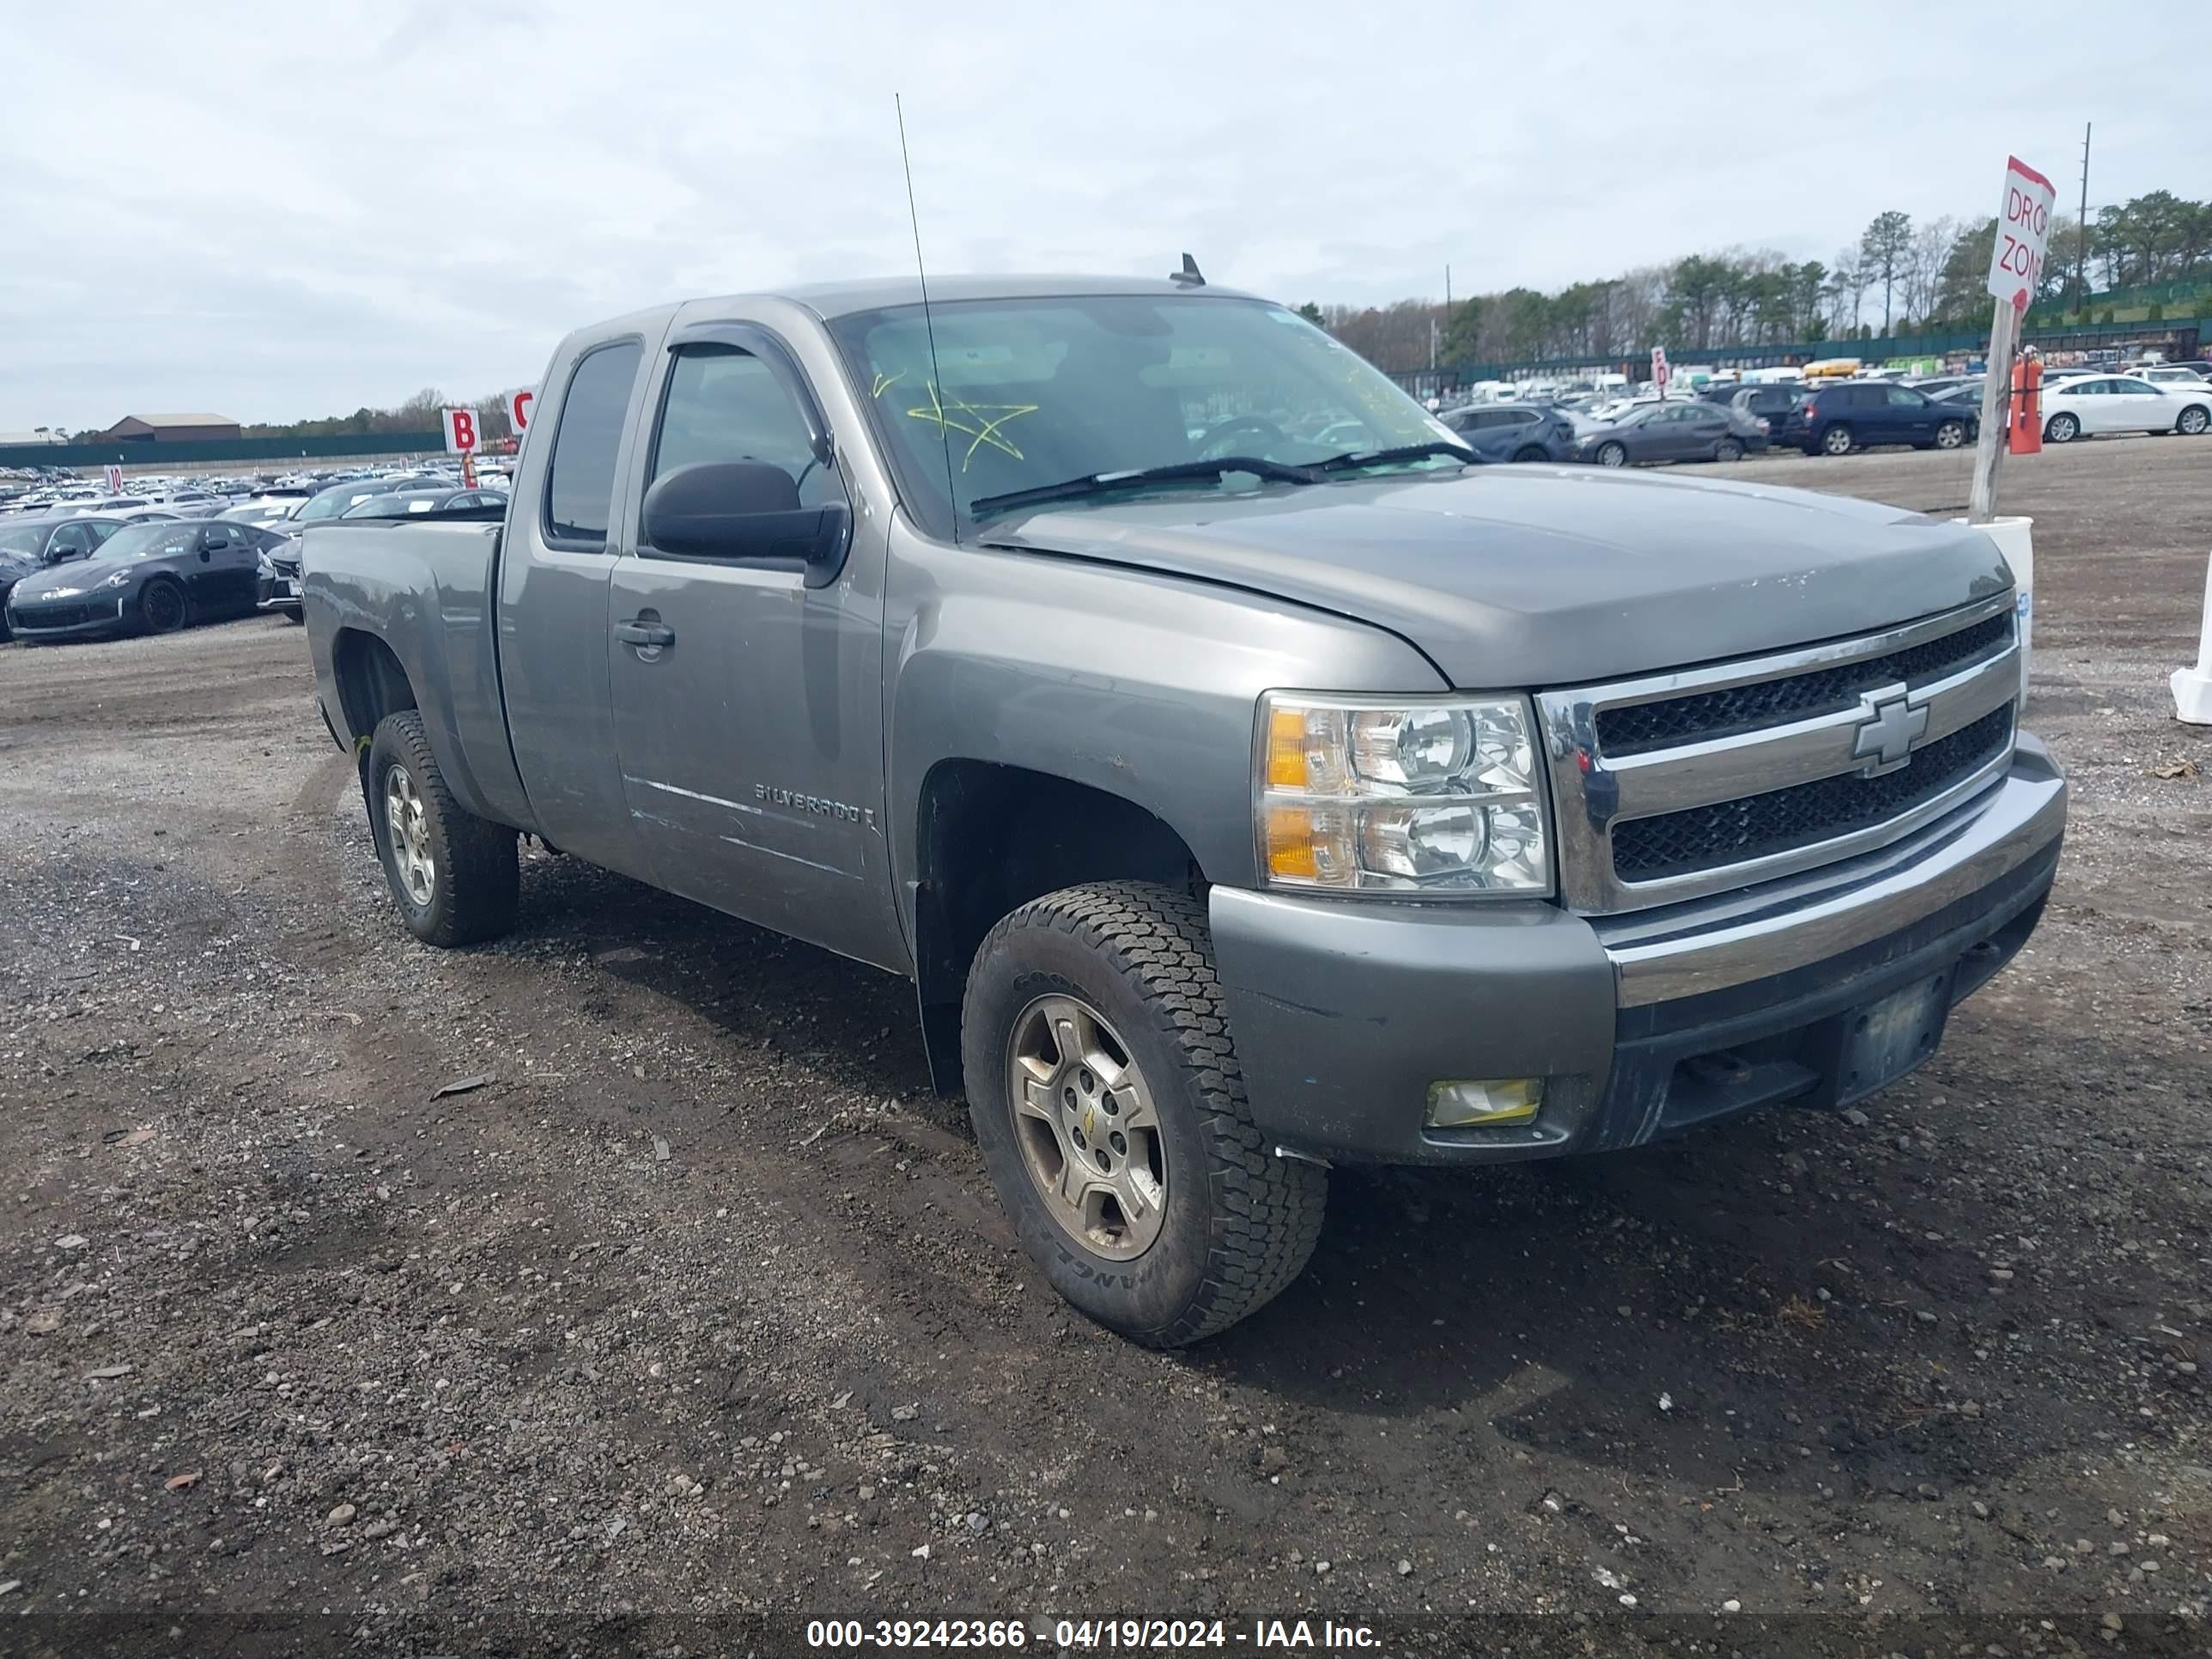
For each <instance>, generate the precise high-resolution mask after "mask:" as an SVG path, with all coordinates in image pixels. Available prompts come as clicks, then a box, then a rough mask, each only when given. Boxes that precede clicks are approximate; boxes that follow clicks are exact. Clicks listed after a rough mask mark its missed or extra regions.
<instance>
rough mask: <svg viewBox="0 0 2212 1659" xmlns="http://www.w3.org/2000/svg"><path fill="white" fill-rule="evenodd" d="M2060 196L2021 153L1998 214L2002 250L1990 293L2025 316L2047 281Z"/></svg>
mask: <svg viewBox="0 0 2212 1659" xmlns="http://www.w3.org/2000/svg"><path fill="white" fill-rule="evenodd" d="M2057 199H2058V192H2057V191H2056V190H2055V189H2053V188H2052V186H2051V180H2050V179H2046V178H2045V177H2044V176H2043V175H2042V174H2041V173H2038V172H2037V171H2036V170H2035V169H2034V168H2033V167H2030V166H2028V164H2027V162H2025V161H2021V159H2020V157H2018V156H2017V155H2014V156H2008V157H2007V158H2006V161H2005V185H2004V205H2003V206H2002V207H2001V208H2000V209H1998V210H1997V240H1996V246H1995V247H1994V248H1992V249H1991V250H1990V294H1991V295H1993V296H1995V297H1996V298H1997V299H2000V300H2002V301H2006V302H2007V303H2008V304H2009V305H2010V306H2011V307H2012V308H2013V309H2014V310H2015V311H2021V312H2024V311H2026V310H2027V307H2028V302H2029V301H2031V300H2033V299H2034V298H2035V289H2036V284H2037V283H2040V282H2041V281H2042V280H2043V255H2044V251H2045V249H2046V248H2047V247H2048V246H2050V243H2051V204H2053V203H2054V202H2056V201H2057Z"/></svg>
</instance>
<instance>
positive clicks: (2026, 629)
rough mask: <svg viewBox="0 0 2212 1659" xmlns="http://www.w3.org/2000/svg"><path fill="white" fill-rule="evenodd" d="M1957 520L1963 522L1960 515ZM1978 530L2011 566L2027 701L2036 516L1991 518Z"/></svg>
mask: <svg viewBox="0 0 2212 1659" xmlns="http://www.w3.org/2000/svg"><path fill="white" fill-rule="evenodd" d="M1957 522H1959V523H1960V524H1964V523H1965V522H1966V520H1963V519H1961V520H1957ZM1974 528H1975V529H1977V530H1981V531H1985V532H1988V535H1989V538H1990V540H1991V541H1993V542H1995V543H1996V544H1997V551H1998V552H2000V553H2002V554H2003V555H2004V559H2005V562H2006V563H2007V564H2008V565H2010V566H2011V567H2012V579H2013V583H2014V586H2015V588H2016V589H2017V598H2016V599H2015V601H2014V605H2015V611H2017V613H2018V616H2019V619H2020V623H2019V625H2020V700H2021V702H2022V703H2026V702H2027V647H2028V639H2029V635H2031V634H2032V633H2033V630H2034V628H2035V537H2034V531H2035V520H2033V519H2030V518H2025V517H2015V518H2000V519H1992V520H1990V522H1989V523H1987V524H1984V525H1976V526H1974Z"/></svg>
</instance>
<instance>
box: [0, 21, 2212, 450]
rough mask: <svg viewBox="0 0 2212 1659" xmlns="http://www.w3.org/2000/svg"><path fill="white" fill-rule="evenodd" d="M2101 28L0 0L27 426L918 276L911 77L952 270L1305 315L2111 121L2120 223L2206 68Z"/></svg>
mask: <svg viewBox="0 0 2212 1659" xmlns="http://www.w3.org/2000/svg"><path fill="white" fill-rule="evenodd" d="M1692 15H1694V16H1695V17H1697V18H1698V19H1699V23H1698V26H1697V27H1686V20H1687V19H1688V18H1689V17H1691V16H1692ZM2204 17H2205V13H2204V9H2203V0H2178V3H2164V0H2159V3H2150V4H2147V5H2138V6H2136V7H2134V8H2132V9H2129V10H2128V11H2127V13H2126V25H2125V28H2126V33H2127V34H2128V36H2129V37H2130V39H2133V40H2144V41H2148V40H2151V39H2152V38H2153V37H2154V36H2163V37H2165V38H2166V39H2167V40H2169V41H2170V42H2171V43H2172V44H2176V45H2178V44H2179V43H2180V42H2181V41H2182V40H2184V39H2185V38H2187V37H2189V36H2191V35H2192V34H2193V35H2194V36H2195V38H2196V39H2197V41H2198V44H2199V45H2200V46H2203V45H2207V44H2212V29H2208V27H2207V25H2206V24H2205V21H2204ZM134 18H136V19H137V20H140V21H137V22H135V23H134V22H133V21H131V20H133V19H134ZM456 18H458V19H459V21H454V20H455V19H456ZM1738 19H1741V20H1742V21H1741V26H1739V25H1738V22H1737V21H1736V20H1738ZM1996 19H2005V20H2009V21H2008V23H2007V24H2006V25H2005V26H2004V28H2005V32H2006V33H2008V35H2009V37H2010V38H2011V39H2012V40H2014V41H2015V43H2016V44H2015V46H2013V47H2012V48H2011V50H2012V51H2013V53H2014V55H2015V58H2016V59H2017V60H2018V61H2019V63H2020V64H2021V70H2020V72H2019V73H2017V74H2016V75H2014V76H2008V77H2006V78H2005V79H2004V80H2003V82H2002V90H1995V89H1992V84H1991V83H1992V79H1993V77H1992V75H1991V73H1990V67H1989V65H1988V63H1987V62H1986V53H1987V52H1988V49H1989V46H1988V42H1989V38H1990V34H1991V33H1992V31H1991V27H1990V25H1991V22H1992V20H1996ZM2103 28H2104V25H2103V24H2102V22H2101V21H2100V13H2099V12H2098V11H2097V10H2096V9H2094V8H2090V9H2084V8H2083V7H2081V5H2080V4H2078V3H2062V4H2044V3H2040V0H2014V3H2008V4H2003V5H1994V4H1985V3H1980V0H1975V3H1966V0H1935V3H1929V0H1920V3H1915V4H1911V5H1899V6H1889V5H1884V4H1880V3H1861V4H1857V5H1853V6H1851V7H1850V8H1848V9H1847V10H1846V11H1838V9H1836V8H1834V7H1832V6H1829V7H1820V6H1794V7H1793V6H1779V7H1773V6H1768V7H1759V8H1756V9H1753V10H1751V11H1742V10H1737V11H1729V10H1727V9H1723V10H1722V11H1719V12H1716V11H1713V10H1712V9H1710V8H1705V9H1698V10H1696V11H1695V12H1691V11H1688V10H1685V9H1679V8H1677V7H1676V6H1674V5H1671V4H1653V3H1649V0H1638V3H1616V0H1586V3H1583V4H1582V5H1579V6H1574V7H1569V6H1565V5H1546V6H1534V7H1529V6H1522V7H1516V8H1512V9H1510V10H1509V9H1505V8H1492V7H1491V6H1487V5H1480V4H1466V3H1462V4H1458V5H1445V6H1437V5H1434V4H1424V5H1419V6H1413V5H1406V6H1397V7H1392V6H1378V5H1375V4H1371V3H1368V4H1346V3H1342V0H1337V3H1309V0H1275V3H1271V4H1267V5H1243V4H1228V3H1222V0H1176V3H1161V0H1113V3H1111V4H1084V3H1059V4H1054V3H1044V4H1029V5H1024V4H1018V3H1015V0H997V3H992V4H968V3H964V0H939V3H933V4H928V5H919V6H917V5H901V4H877V3H872V0H812V3H805V4H787V3H783V0H717V3H707V0H700V3H690V0H625V3H622V4H614V3H610V0H596V3H557V4H556V3H546V0H509V3H498V0H493V3H489V4H471V5H469V6H467V7H446V6H440V5H431V4H419V3H404V0H380V3H374V4H368V5H353V4H347V3H341V0H313V3H302V0H279V3H266V4H264V3H256V0H196V3H194V4H192V5H191V6H175V5H166V4H156V3H154V0H121V3H118V4H115V5H112V6H100V7H94V6H85V5H77V6H68V5H60V4H55V3H51V0H0V58H4V65H5V66H4V70H0V85H4V88H5V95H4V96H0V226H4V227H5V234H6V238H7V242H8V257H7V259H6V265H5V274H4V276H0V429H15V430H21V429H25V428H30V427H33V426H36V425H45V424H52V423H60V424H64V425H66V426H69V427H71V428H78V427H88V426H106V425H107V424H108V423H110V422H113V421H114V420H116V419H118V417H120V416H123V415H125V414H126V413H131V412H136V411H143V410H155V411H167V410H216V411H217V412H220V413H222V414H225V415H229V416H234V417H235V418H238V419H240V420H243V421H248V422H251V421H274V420H290V419H295V418H299V417H302V416H320V415H327V414H333V413H341V412H349V411H350V410H354V409H356V408H357V407H359V406H360V405H362V404H371V405H375V406H383V405H388V404H395V403H398V402H399V401H400V400H402V399H404V398H406V397H407V396H408V395H409V394H410V393H411V392H415V391H416V390H417V389H419V388H421V387H422V386H438V387H440V388H441V389H443V390H444V391H445V392H448V393H449V394H453V395H455V396H459V397H476V396H481V395H483V394H484V393H487V392H496V391H499V390H501V389H503V388H506V387H508V386H516V385H520V384H526V383H530V382H534V381H535V380H536V379H537V378H538V374H539V373H540V372H541V371H542V369H543V368H544V363H545V360H546V358H547V357H548V356H549V355H550V351H551V349H552V347H553V344H554V343H555V341H556V339H557V338H558V337H559V336H560V335H561V334H562V332H563V331H566V330H568V329H569V328H571V327H574V326H576V325H580V324H582V323H586V322H589V321H592V320H595V319H599V318H601V317H604V316H608V315H611V314H613V313H617V312H621V311H623V310H627V309H629V308H631V307H635V306H639V305H643V304H647V303H651V302H654V301H660V300H665V299H672V298H677V297H681V296H684V295H699V294H710V293H718V292H731V291H735V290H739V289H748V288H755V287H760V286H764V285H772V284H775V283H786V282H792V281H799V280H805V279H809V278H817V277H829V276H854V275H864V274H872V273H880V272H890V271H900V270H908V269H910V268H911V265H912V262H913V258H914V250H913V245H912V242H911V240H909V232H908V224H907V216H906V197H905V192H904V190H903V187H902V184H901V180H900V176H899V167H898V141H897V131H896V126H895V125H894V121H893V115H892V106H891V94H892V93H893V92H894V91H895V90H896V91H899V92H902V93H903V94H905V97H906V106H907V126H908V137H909V140H910V142H911V143H912V145H913V148H914V160H915V187H916V195H917V197H918V199H919V202H920V205H921V232H922V240H923V246H924V251H925V252H926V253H927V257H928V259H929V263H930V266H931V269H932V270H942V271H945V272H951V271H955V270H1091V271H1133V272H1138V273H1142V274H1147V275H1149V274H1153V273H1164V272H1165V271H1166V270H1168V269H1169V267H1170V264H1173V263H1174V262H1175V260H1176V258H1177V257H1178V256H1179V255H1180V253H1181V252H1182V250H1183V249H1185V248H1188V249H1189V250H1191V251H1192V252H1194V253H1195V254H1196V255H1197V257H1198V258H1199V261H1200V264H1202V265H1203V266H1204V268H1205V270H1206V274H1207V275H1208V276H1210V277H1212V278H1213V279H1214V280H1216V281H1218V282H1223V283H1233V284H1235V285H1237V286H1239V287H1243V288H1249V289H1257V290H1258V291H1260V292H1261V293H1264V294H1267V295H1273V296H1275V297H1278V298H1280V299H1283V300H1285V301H1291V302H1292V303H1296V302H1297V301H1304V300H1308V299H1312V300H1318V301H1352V302H1369V301H1388V300H1391V299H1395V298H1400V297H1404V296H1407V295H1440V294H1441V292H1442V289H1443V266H1444V264H1446V263H1447V262H1449V264H1451V266H1452V273H1453V287H1454V289H1455V292H1458V293H1467V292H1470V291H1474V290H1478V289H1494V288H1501V287H1505V286H1509V285H1511V284H1514V283H1526V284H1528V285H1530V286H1534V287H1545V288H1549V287H1556V286H1559V284H1562V283H1567V282H1571V281H1574V280H1577V279H1580V278H1583V277H1590V276H1606V275H1610V274H1613V273H1614V272H1617V271H1619V270H1623V269H1625V268H1627V267H1629V266H1632V265H1635V264H1646V263H1651V262H1655V261H1661V260H1666V259H1669V258H1674V257H1677V256H1679V255H1680V254H1683V253H1686V252H1697V251H1701V250H1711V249H1717V248H1722V247H1728V246H1748V247H1756V246H1772V247H1776V248H1779V249H1781V250H1783V251H1784V252H1787V253H1789V254H1790V255H1791V256H1793V257H1797V258H1805V257H1818V258H1828V257H1829V256H1830V255H1832V253H1833V252H1834V251H1835V249H1836V248H1837V247H1838V246H1842V245H1844V244H1845V243H1847V242H1850V241H1851V240H1855V239H1856V237H1857V234H1858V232H1859V230H1860V229H1861V228H1863V226H1864V225H1865V223H1866V222H1867V220H1868V219H1869V218H1870V217H1871V216H1873V215H1874V214H1875V212H1877V211H1879V210H1882V209H1885V208H1893V207H1894V208H1901V209H1903V210H1905V211H1906V212H1908V213H1911V215H1913V216H1914V217H1915V218H1916V219H1919V218H1923V217H1929V216H1937V215H1941V214H1945V213H1949V214H1954V215H1958V216H1966V215H1969V214H1982V213H1988V212H1992V211H1994V210H1995V209H1996V199H1997V196H1998V192H1999V188H2000V179H2001V176H2002V170H2003V166H2004V159H2005V155H2006V153H2007V151H2008V149H2010V150H2014V151H2016V152H2017V153H2018V154H2020V155H2021V156H2022V157H2023V158H2024V159H2026V160H2027V161H2030V162H2031V163H2033V164H2034V165H2037V166H2039V167H2041V168H2042V169H2043V170H2044V171H2045V173H2049V174H2050V175H2051V177H2052V178H2053V179H2055V180H2057V184H2058V186H2059V191H2058V193H2059V199H2060V202H2061V204H2065V205H2070V204H2072V203H2073V201H2074V199H2075V191H2076V189H2077V185H2076V182H2075V177H2076V169H2077V167H2078V165H2079V151H2080V145H2081V124H2082V122H2083V120H2084V119H2093V120H2094V121H2095V122H2096V123H2097V131H2096V147H2095V150H2094V153H2093V167H2092V173H2091V178H2090V200H2091V204H2092V206H2094V205H2095V204H2099V203H2103V202H2115V201H2120V200H2124V199H2125V198H2126V197H2129V196H2132V195H2136V194H2139V193H2140V192H2142V191H2146V190H2153V189H2157V188H2160V187H2164V188H2167V189H2171V190H2173V191H2177V192H2178V193H2179V194H2182V195H2185V196H2198V197H2201V196H2203V195H2205V194H2207V193H2208V192H2212V121H2208V120H2207V119H2206V118H2205V117H2206V112H2207V108H2206V104H2205V96H2206V94H2205V89H2204V88H2203V83H2202V75H2201V73H2198V74H2197V75H2194V76H2182V75H2179V74H2168V73H2166V72H2165V71H2164V70H2160V69H2156V68H2152V69H2148V70H2145V71H2144V72H2142V73H2140V74H2134V73H2130V74H2120V73H2117V72H2115V71H2113V70H2112V69H2111V68H2110V65H2109V64H2108V63H2107V62H2106V60H2105V59H2104V58H2101V57H2100V55H2099V52H2098V50H2097V49H2098V48H2099V47H2100V45H2101V44H2102V42H2103V33H2102V31H2103ZM2202 67H2203V65H2202V64H2201V63H2200V64H2198V69H2199V70H2200V71H2201V69H2202Z"/></svg>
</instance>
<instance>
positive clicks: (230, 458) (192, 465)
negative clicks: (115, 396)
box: [0, 431, 446, 472]
mask: <svg viewBox="0 0 2212 1659" xmlns="http://www.w3.org/2000/svg"><path fill="white" fill-rule="evenodd" d="M445 447H446V435H445V434H444V433H442V432H437V431H431V432H346V433H340V434H337V435H333V436H331V437H324V438H224V439H218V440H216V441H212V442H208V443H179V444H164V443H100V444H15V445H10V446H9V447H4V448H0V467H9V466H69V467H79V466H108V465H116V466H158V467H164V468H167V470H169V471H173V472H197V471H203V470H204V469H205V468H207V467H210V466H220V465H226V464H228V463H230V462H234V461H328V460H337V459H357V458H359V457H361V456H363V455H428V454H433V453H438V454H442V453H444V452H445Z"/></svg>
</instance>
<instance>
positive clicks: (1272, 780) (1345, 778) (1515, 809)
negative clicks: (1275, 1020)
mask: <svg viewBox="0 0 2212 1659" xmlns="http://www.w3.org/2000/svg"><path fill="white" fill-rule="evenodd" d="M1534 732H1535V717H1534V714H1533V713H1532V711H1531V710H1530V708H1529V705H1528V699H1527V698H1525V697H1480V698H1472V697H1455V698H1437V699H1426V698H1425V699H1418V700H1417V699H1413V698H1392V699H1389V700H1385V699H1382V698H1367V697H1357V698H1355V697H1322V696H1306V695H1303V694H1299V693H1292V692H1277V693H1271V694H1270V695H1269V696H1266V697H1264V698H1262V699H1261V703H1260V730H1259V743H1258V749H1259V755H1258V762H1259V766H1258V770H1259V776H1258V778H1257V780H1256V784H1255V819H1256V825H1255V829H1256V835H1257V839H1258V843H1259V851H1260V869H1261V875H1262V877H1263V878H1264V879H1265V880H1266V882H1267V884H1268V885H1269V886H1272V887H1286V888H1297V889H1311V890H1322V891H1335V892H1394V893H1404V894H1418V895H1419V896H1424V897H1430V896H1434V897H1453V896H1466V895H1469V894H1482V893H1511V894H1516V895H1522V896H1526V895H1530V894H1540V895H1541V894H1547V893H1549V892H1550V891H1551V890H1552V865H1551V858H1550V855H1549V853H1548V850H1547V843H1546V841H1545V834H1544V804H1543V790H1542V782H1541V778H1540V777H1539V775H1538V773H1537V761H1536V744H1535V741H1534Z"/></svg>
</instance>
